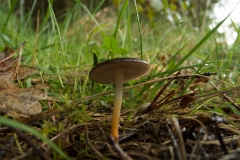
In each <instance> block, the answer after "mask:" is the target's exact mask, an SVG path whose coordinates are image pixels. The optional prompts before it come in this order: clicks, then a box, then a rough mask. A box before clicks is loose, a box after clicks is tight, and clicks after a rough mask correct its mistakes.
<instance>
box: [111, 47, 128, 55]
mask: <svg viewBox="0 0 240 160" xmlns="http://www.w3.org/2000/svg"><path fill="white" fill-rule="evenodd" d="M112 53H114V54H120V55H124V54H127V53H128V51H127V50H126V49H124V48H112Z"/></svg>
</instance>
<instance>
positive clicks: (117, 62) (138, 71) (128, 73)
mask: <svg viewBox="0 0 240 160" xmlns="http://www.w3.org/2000/svg"><path fill="white" fill-rule="evenodd" d="M149 69H150V67H149V64H148V63H147V62H145V61H142V60H139V59H136V58H115V59H111V60H107V61H104V62H102V63H99V64H98V65H96V66H94V67H93V68H92V69H91V71H90V73H89V78H90V79H91V80H92V81H95V82H99V83H105V84H115V87H116V89H115V100H114V109H113V116H112V128H111V133H112V136H113V137H114V139H115V141H116V142H117V143H118V137H119V135H118V125H119V119H120V111H121V104H122V95H123V83H124V82H126V81H129V80H132V79H134V78H138V77H140V76H142V75H144V74H146V73H147V72H148V71H149Z"/></svg>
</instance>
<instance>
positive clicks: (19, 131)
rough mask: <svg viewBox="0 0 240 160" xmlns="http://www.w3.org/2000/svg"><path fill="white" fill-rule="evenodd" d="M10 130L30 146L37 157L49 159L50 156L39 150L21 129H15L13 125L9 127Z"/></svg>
mask: <svg viewBox="0 0 240 160" xmlns="http://www.w3.org/2000/svg"><path fill="white" fill-rule="evenodd" d="M10 128H11V130H13V131H14V132H15V133H16V134H17V135H18V137H19V138H21V139H22V140H23V141H24V142H26V143H27V144H28V145H29V146H31V147H32V149H33V150H35V152H36V153H37V154H38V155H39V157H40V158H41V159H43V160H50V157H48V156H47V155H46V154H45V153H43V151H41V150H40V149H39V148H38V147H37V146H36V145H35V144H34V143H33V142H32V141H31V139H30V138H28V137H27V136H26V135H25V134H24V133H23V132H22V131H21V130H19V129H16V128H14V127H10Z"/></svg>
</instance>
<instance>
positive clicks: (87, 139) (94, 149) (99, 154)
mask: <svg viewBox="0 0 240 160" xmlns="http://www.w3.org/2000/svg"><path fill="white" fill-rule="evenodd" d="M85 135H86V142H87V144H88V145H89V146H90V147H91V149H92V150H93V151H94V152H95V153H96V155H98V156H99V157H100V158H101V159H104V157H103V155H102V154H101V153H100V152H99V151H98V150H97V149H96V148H95V147H94V146H93V145H92V143H91V141H90V139H89V136H88V127H87V125H85Z"/></svg>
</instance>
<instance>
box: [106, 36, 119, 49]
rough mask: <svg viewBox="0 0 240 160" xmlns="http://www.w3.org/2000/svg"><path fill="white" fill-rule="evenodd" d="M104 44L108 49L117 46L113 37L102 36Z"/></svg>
mask: <svg viewBox="0 0 240 160" xmlns="http://www.w3.org/2000/svg"><path fill="white" fill-rule="evenodd" d="M104 45H105V46H107V47H108V48H109V49H111V48H116V47H118V41H117V40H116V39H115V38H113V37H104Z"/></svg>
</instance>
